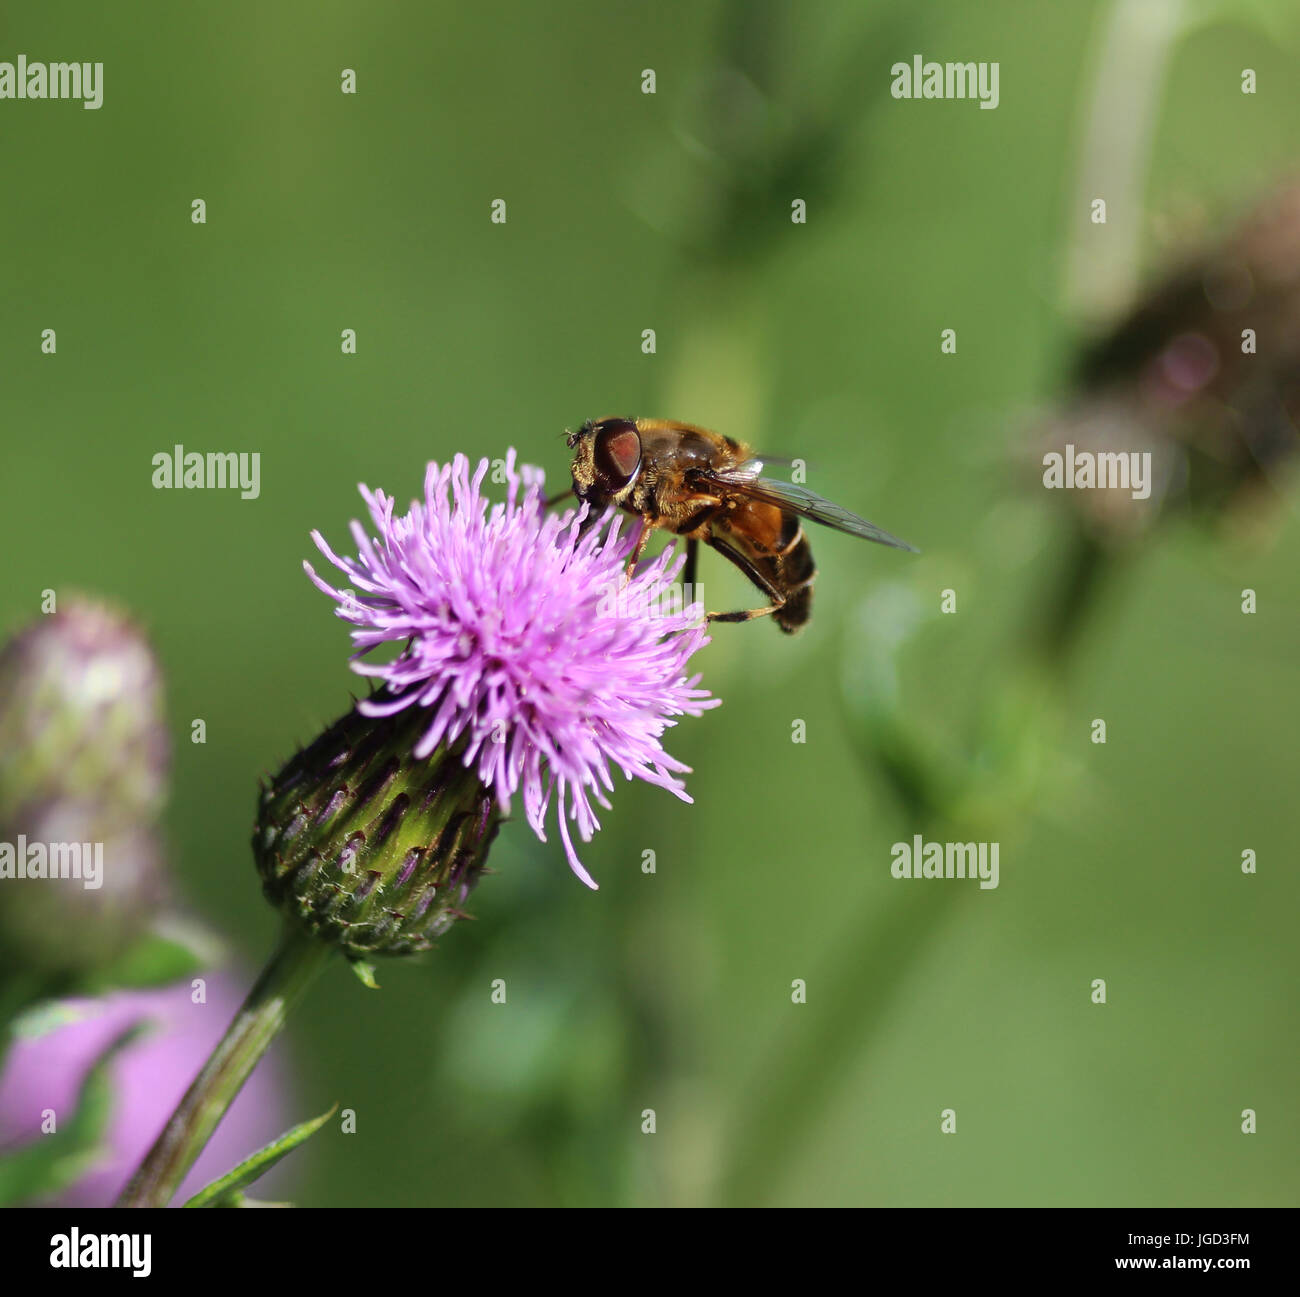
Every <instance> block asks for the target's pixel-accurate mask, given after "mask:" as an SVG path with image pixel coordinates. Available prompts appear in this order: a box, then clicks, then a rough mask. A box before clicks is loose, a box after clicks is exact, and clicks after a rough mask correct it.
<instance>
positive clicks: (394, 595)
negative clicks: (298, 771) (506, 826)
mask: <svg viewBox="0 0 1300 1297" xmlns="http://www.w3.org/2000/svg"><path fill="white" fill-rule="evenodd" d="M488 468H489V461H488V460H486V459H483V460H480V461H479V464H478V467H477V468H476V469H475V470H474V474H473V477H471V476H470V471H469V461H468V460H467V459H466V457H465V456H464V455H457V456H456V457H455V458H454V459H453V460H452V462H451V463H450V464H444V465H442V466H439V465H438V464H432V463H431V464H430V465H429V466H428V470H427V472H426V474H425V481H424V501H423V503H420V502H413V503H412V505H411V509H410V512H409V513H406V514H400V515H395V514H394V500H393V498H392V497H391V496H386V495H384V494H383V492H380V491H371V490H369V489H368V488H367V487H365V486H362V487H361V488H360V490H361V494H362V497H363V498H364V499H365V501H366V504H367V505H368V507H369V509H370V516H371V519H372V521H373V523H374V527H375V530H376V532H377V534H378V539H377V540H372V539H371V538H370V537H369V536H368V535H367V534H366V532H365V529H364V528H363V527H362V526H361V524H360V523H357V522H354V523H353V524H352V536H353V539H354V541H355V542H356V546H357V557H356V558H340V557H339V556H338V555H336V554H335V553H334V551H333V550H332V549H330V547H329V545H328V544H326V542H325V540H324V539H323V538H322V537H321V535H320V533H319V532H313V533H312V538H313V540H315V542H316V544H317V546H318V547H319V549H320V551H321V553H323V554H324V555H325V557H326V558H328V559H329V561H330V562H331V563H332V564H333V565H334V566H335V567H336V568H338V569H339V571H341V572H342V573H343V574H344V576H345V577H346V578H347V580H348V582H349V583H350V584H351V586H353V587H355V590H350V589H343V588H340V589H336V588H335V587H334V586H331V585H330V584H328V582H326V581H324V580H322V579H321V578H320V577H319V576H317V574H316V572H315V571H314V569H313V568H312V566H311V565H310V564H309V563H304V565H303V566H304V567H305V568H306V570H307V574H308V576H310V577H311V579H312V581H313V582H315V584H316V585H317V586H318V587H319V588H320V589H321V590H323V591H324V592H325V593H326V594H328V595H330V596H331V597H332V598H334V599H336V600H338V603H339V607H338V609H337V610H336V612H337V615H338V616H339V617H341V618H343V620H345V621H347V622H349V623H351V624H352V625H353V626H355V627H356V629H355V630H354V631H353V632H352V639H353V642H354V643H355V644H356V645H357V652H356V654H355V655H354V657H353V670H354V671H356V672H358V673H359V674H361V675H365V676H370V677H373V678H376V679H378V680H380V681H382V682H383V688H382V689H381V691H380V692H379V693H377V694H375V695H373V696H372V697H370V698H368V699H366V700H365V701H363V702H361V703H360V704H358V710H359V711H361V712H362V713H363V714H364V715H367V716H372V717H378V716H389V715H394V714H396V713H398V712H402V711H405V710H406V709H408V708H421V709H423V710H424V711H425V712H426V713H427V717H428V724H427V726H426V727H425V728H424V730H423V733H422V734H421V736H420V738H419V739H418V740H417V742H416V744H415V748H414V752H413V755H414V756H415V757H416V758H417V759H421V760H422V759H424V758H426V757H429V756H430V755H431V754H433V753H434V752H435V751H436V750H438V749H439V748H443V747H445V748H452V747H453V746H458V745H459V746H460V748H461V752H462V755H461V759H462V761H463V763H464V765H465V766H466V767H467V768H472V769H473V770H474V771H475V772H476V774H477V776H478V778H479V780H480V781H481V782H482V784H483V785H484V787H485V788H486V789H487V790H488V791H490V792H491V793H492V795H493V796H494V797H495V798H496V799H497V801H498V802H499V803H500V806H501V809H502V810H503V811H505V812H508V811H509V807H510V800H511V798H512V797H514V796H515V795H516V794H518V793H520V792H521V791H522V799H523V805H524V812H525V814H526V816H527V819H528V823H529V824H530V825H531V826H532V828H533V831H534V832H535V833H536V834H537V836H538V838H540V839H541V840H542V841H543V842H544V841H546V834H545V831H544V821H545V818H546V815H547V810H548V808H549V806H550V801H551V794H552V792H553V791H554V792H557V794H558V795H557V812H558V818H559V825H560V837H561V840H562V841H563V843H564V850H565V854H566V855H567V857H568V860H569V864H570V866H571V867H572V869H573V871H574V873H576V874H577V875H578V877H579V878H581V879H582V881H583V882H584V883H586V884H587V886H588V887H593V888H594V887H595V886H596V883H595V882H594V881H593V880H592V878H591V875H590V874H588V873H587V871H586V870H585V869H584V868H583V866H582V864H581V862H580V861H579V859H578V857H577V854H576V852H575V851H574V847H573V842H572V839H571V836H570V832H569V827H568V823H567V820H569V819H572V820H573V821H574V823H575V824H576V825H577V827H578V833H579V835H580V836H581V838H582V840H583V841H584V842H587V841H590V840H591V836H592V834H593V833H594V832H595V831H596V830H597V829H598V828H599V827H600V824H599V821H598V820H597V819H596V815H595V812H594V810H593V808H592V801H593V800H594V801H595V802H596V803H597V804H598V805H599V806H601V807H603V808H606V809H608V807H609V804H610V803H609V801H608V799H607V797H606V793H607V792H608V791H610V790H612V789H613V787H614V782H613V778H612V776H611V773H610V770H611V767H617V768H618V769H620V770H621V771H622V772H623V774H624V775H625V776H626V777H627V778H629V779H631V778H633V777H634V776H635V777H637V778H640V779H644V780H646V781H647V782H648V783H652V784H656V785H658V786H659V787H661V788H666V789H667V790H668V791H669V792H671V793H673V794H674V795H675V796H677V797H680V798H681V799H682V800H683V801H686V802H689V801H690V800H691V799H690V797H689V796H687V794H686V791H685V788H684V785H683V783H682V781H681V780H680V779H679V778H677V776H678V775H679V774H682V773H685V772H687V771H688V769H689V767H687V766H685V765H683V764H682V763H681V762H680V761H677V760H675V759H674V758H672V757H671V756H669V755H668V754H667V753H666V752H665V751H664V749H663V746H662V744H661V742H660V739H661V737H662V735H663V733H664V731H665V730H666V729H667V728H668V727H669V726H670V725H674V724H676V721H674V720H672V719H670V718H672V717H675V716H683V715H686V716H698V715H700V714H701V713H702V712H703V711H704V710H706V709H707V708H710V707H715V706H717V704H718V702H719V700H718V699H716V698H711V697H710V696H709V694H708V692H707V690H704V689H701V688H699V687H698V686H699V680H700V677H699V676H698V675H695V676H691V677H689V678H688V677H687V676H686V674H685V672H686V664H687V661H688V660H689V658H690V656H691V654H692V653H694V652H695V650H696V649H698V648H700V647H701V646H702V645H704V644H706V643H708V636H707V634H706V632H705V624H704V621H703V611H702V609H701V608H700V606H699V605H698V604H693V605H691V606H690V607H689V608H687V609H685V610H679V611H664V605H665V604H666V603H667V602H668V601H667V595H668V591H669V588H670V587H671V586H672V583H673V581H674V580H675V579H676V576H677V574H678V572H679V571H680V569H681V566H682V563H683V562H684V561H685V559H684V557H683V556H676V557H674V554H673V551H672V550H671V549H668V550H665V551H664V552H663V553H661V554H660V555H659V556H658V557H656V558H654V559H652V560H650V561H648V562H646V563H643V564H642V565H641V566H640V568H639V569H638V570H637V571H636V572H635V573H634V574H633V576H632V577H631V578H630V580H629V579H627V577H626V568H627V563H628V559H629V557H630V556H631V554H632V552H633V550H634V548H635V545H636V532H635V529H633V530H632V531H631V532H629V534H627V535H626V536H623V535H620V524H621V519H620V518H618V517H617V515H612V516H606V517H605V518H603V519H600V520H589V519H588V517H587V506H586V505H585V504H584V505H583V506H582V507H581V508H580V509H577V510H574V509H568V510H566V511H565V512H564V513H563V514H561V515H556V514H551V515H548V514H546V512H545V511H544V508H543V504H542V485H543V473H542V470H541V469H538V468H533V467H531V466H529V465H524V466H522V467H521V468H520V470H519V471H518V472H516V469H515V452H514V451H513V450H511V451H510V452H509V453H508V455H507V457H506V459H505V476H506V482H507V493H506V501H505V503H504V504H495V505H489V502H488V500H487V499H486V498H485V497H484V496H483V495H482V494H481V493H480V487H481V485H482V483H483V479H484V477H485V476H486V475H487V472H488ZM521 489H522V490H521ZM521 494H522V499H521V498H520V497H521ZM389 643H397V644H402V645H403V646H404V647H403V648H402V650H401V652H400V654H399V655H398V656H397V658H396V659H395V660H393V661H391V662H388V663H383V664H376V663H373V662H363V661H360V660H359V659H362V658H364V657H365V656H366V655H367V654H368V653H370V652H371V651H372V650H374V649H376V648H379V647H380V646H382V645H384V644H389Z"/></svg>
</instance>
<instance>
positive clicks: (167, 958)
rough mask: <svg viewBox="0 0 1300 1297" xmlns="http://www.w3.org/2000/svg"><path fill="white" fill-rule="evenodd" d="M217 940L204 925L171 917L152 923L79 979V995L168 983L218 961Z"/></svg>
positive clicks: (77, 989)
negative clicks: (142, 933)
mask: <svg viewBox="0 0 1300 1297" xmlns="http://www.w3.org/2000/svg"><path fill="white" fill-rule="evenodd" d="M221 953H222V951H221V943H220V942H219V941H218V940H217V939H216V938H215V937H214V936H213V935H212V934H211V933H210V932H208V931H207V930H206V929H204V928H202V927H199V926H198V925H197V924H194V923H187V922H185V921H184V920H181V919H177V918H174V917H168V918H164V919H163V920H161V921H160V922H158V923H156V924H155V925H154V927H153V929H152V930H151V931H150V932H147V933H146V934H145V935H144V936H143V937H141V938H140V939H139V940H138V941H137V942H136V943H135V944H134V945H132V946H131V947H130V948H129V949H127V950H126V951H124V952H123V953H122V954H121V955H119V956H118V957H117V958H116V959H114V960H113V961H112V962H110V963H109V964H107V965H106V966H105V967H102V968H97V969H95V970H94V971H93V972H91V973H89V974H87V976H86V977H84V978H82V979H80V980H79V981H78V983H77V986H76V988H75V990H76V993H77V994H79V995H100V994H103V993H104V992H105V991H115V990H122V989H130V990H144V989H148V988H150V987H155V986H168V985H170V984H171V983H172V982H179V981H181V980H182V979H183V978H186V977H192V976H193V975H194V974H195V973H197V972H199V971H200V970H201V969H204V968H208V967H210V966H212V965H213V964H216V963H219V962H220V958H221Z"/></svg>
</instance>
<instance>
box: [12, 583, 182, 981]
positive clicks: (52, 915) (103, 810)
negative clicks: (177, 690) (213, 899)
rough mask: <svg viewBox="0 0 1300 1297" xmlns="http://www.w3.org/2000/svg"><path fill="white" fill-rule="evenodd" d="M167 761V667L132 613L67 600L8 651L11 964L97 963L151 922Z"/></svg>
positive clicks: (70, 967)
mask: <svg viewBox="0 0 1300 1297" xmlns="http://www.w3.org/2000/svg"><path fill="white" fill-rule="evenodd" d="M167 766H168V741H167V731H166V727H165V723H164V718H163V707H162V687H161V680H160V675H159V670H158V666H157V663H156V661H155V659H154V656H153V653H152V651H151V649H150V647H149V645H148V643H147V642H146V640H145V638H144V636H143V635H142V633H141V632H140V631H139V630H138V629H137V628H136V627H135V626H134V625H133V624H132V623H131V622H130V621H129V620H128V619H127V618H126V617H125V616H124V615H122V614H121V613H119V612H117V611H116V610H114V609H112V608H110V607H108V606H107V605H105V604H102V603H98V602H93V601H90V600H85V599H81V600H76V601H69V602H66V603H65V605H64V607H63V608H62V609H61V610H60V611H58V612H55V613H52V614H50V615H49V616H47V617H43V618H41V619H40V620H39V621H37V622H34V623H33V624H32V625H30V626H28V627H26V628H25V629H23V630H22V631H20V632H18V634H16V635H15V636H14V637H13V638H12V639H10V640H9V641H8V643H6V644H5V646H4V647H3V649H0V961H2V962H4V963H6V964H8V965H10V966H23V967H26V968H29V969H36V970H38V971H40V972H43V973H54V972H71V971H77V970H81V969H86V968H90V967H93V966H94V965H96V964H98V963H101V962H103V961H106V960H107V959H110V958H112V957H113V955H115V954H117V953H119V952H120V951H121V950H122V949H124V948H125V946H126V945H127V944H129V942H130V941H131V939H132V938H133V937H134V936H136V935H137V934H138V933H139V932H140V931H141V930H142V929H143V928H144V926H145V925H146V924H147V923H148V921H149V919H150V918H151V917H152V915H153V914H154V912H155V911H156V909H157V908H158V906H159V905H160V904H161V903H162V902H163V900H164V899H165V896H166V886H165V882H164V874H163V871H162V869H161V861H160V854H161V852H160V848H159V844H158V840H157V836H156V819H157V815H158V812H159V810H160V808H161V805H162V801H163V796H164V793H165V789H166V779H167Z"/></svg>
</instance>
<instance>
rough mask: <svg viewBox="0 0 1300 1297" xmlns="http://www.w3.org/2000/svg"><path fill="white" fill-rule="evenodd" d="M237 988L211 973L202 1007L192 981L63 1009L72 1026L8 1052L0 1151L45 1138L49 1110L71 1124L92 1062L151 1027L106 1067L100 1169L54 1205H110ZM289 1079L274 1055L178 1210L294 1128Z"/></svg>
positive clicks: (225, 1017)
mask: <svg viewBox="0 0 1300 1297" xmlns="http://www.w3.org/2000/svg"><path fill="white" fill-rule="evenodd" d="M239 988H240V982H239V980H238V979H237V978H234V977H231V976H228V975H226V974H222V973H213V974H208V975H207V1001H206V1003H204V1004H194V1003H193V1002H192V1001H191V998H190V996H191V991H190V984H189V982H184V983H180V984H178V985H176V986H169V987H165V988H163V989H161V990H152V991H118V992H115V993H114V994H112V995H106V996H103V997H101V998H98V999H69V1000H63V1001H60V1002H59V1007H60V1008H61V1009H66V1010H67V1012H68V1015H69V1018H70V1021H69V1022H68V1023H67V1024H66V1025H64V1026H58V1027H55V1028H53V1029H52V1030H50V1031H48V1032H46V1033H44V1034H43V1035H40V1036H35V1037H31V1038H21V1037H20V1038H19V1039H17V1040H15V1041H14V1043H13V1045H12V1046H11V1048H10V1050H9V1054H8V1056H7V1058H6V1060H5V1066H4V1072H3V1074H2V1075H0V1149H5V1148H13V1147H18V1146H21V1145H24V1144H26V1143H29V1142H30V1141H31V1140H33V1139H40V1138H43V1137H42V1135H41V1133H40V1130H41V1112H42V1110H44V1109H46V1108H51V1109H53V1110H54V1112H55V1113H56V1115H57V1117H58V1119H59V1121H60V1123H64V1122H66V1121H67V1120H68V1119H69V1118H70V1117H71V1116H72V1113H73V1111H74V1110H75V1108H76V1104H77V1097H78V1093H79V1091H80V1089H81V1085H82V1082H83V1081H84V1080H85V1079H86V1075H87V1073H88V1072H89V1071H90V1069H91V1066H92V1065H93V1064H94V1062H95V1060H96V1059H97V1058H99V1056H100V1055H101V1054H102V1053H103V1052H104V1050H105V1049H107V1048H108V1046H109V1045H110V1044H111V1043H112V1042H113V1041H114V1040H115V1039H116V1038H117V1037H118V1035H119V1034H120V1033H121V1032H123V1031H124V1030H126V1029H127V1028H128V1027H130V1026H131V1025H133V1024H134V1023H137V1022H146V1023H148V1024H150V1029H149V1030H148V1031H146V1032H145V1033H144V1034H143V1035H141V1036H140V1037H138V1038H137V1039H136V1040H133V1041H132V1042H131V1043H130V1044H128V1045H127V1046H126V1047H125V1048H124V1049H123V1050H122V1051H121V1053H119V1054H118V1055H117V1057H116V1058H114V1059H113V1060H112V1062H111V1063H110V1064H109V1075H110V1077H111V1079H112V1088H113V1109H112V1114H111V1116H110V1118H109V1124H108V1129H107V1131H106V1132H105V1136H104V1145H105V1148H104V1156H103V1159H102V1161H101V1162H99V1163H97V1164H96V1166H95V1167H94V1168H93V1169H92V1170H91V1171H89V1172H88V1173H87V1174H86V1175H84V1176H83V1177H82V1178H81V1179H80V1180H78V1181H77V1183H76V1184H75V1185H74V1186H72V1187H71V1188H70V1189H67V1190H65V1191H64V1192H63V1193H61V1194H60V1195H59V1196H58V1198H57V1199H55V1203H56V1204H57V1205H60V1206H68V1207H107V1206H110V1205H111V1204H112V1203H113V1201H114V1199H115V1198H116V1197H117V1195H118V1193H119V1192H120V1191H121V1189H122V1186H123V1185H124V1184H125V1183H126V1181H127V1179H128V1178H129V1177H130V1175H131V1173H132V1172H133V1171H134V1170H135V1168H136V1167H137V1166H138V1165H139V1162H140V1159H141V1158H143V1157H144V1155H145V1154H146V1153H147V1152H148V1151H149V1148H150V1146H151V1145H152V1144H153V1141H154V1140H155V1139H156V1138H157V1137H158V1134H159V1132H160V1131H161V1130H162V1128H163V1126H164V1124H165V1123H166V1121H167V1118H168V1117H169V1116H170V1115H171V1112H172V1109H173V1108H175V1107H176V1105H177V1103H179V1102H180V1099H181V1096H182V1095H183V1094H184V1093H185V1091H186V1089H187V1088H188V1086H189V1084H190V1082H191V1081H192V1080H193V1079H194V1077H195V1076H196V1075H197V1073H198V1071H199V1068H200V1067H202V1066H203V1063H204V1062H205V1061H206V1059H207V1057H208V1055H209V1054H210V1053H211V1052H212V1049H213V1047H214V1046H215V1045H216V1043H217V1041H218V1040H220V1039H221V1035H222V1032H224V1031H225V1029H226V1026H227V1024H228V1023H229V1022H230V1020H231V1019H232V1018H233V1017H234V1015H235V1011H236V1010H237V1009H238V1008H239V1005H240V1003H241V1002H242V999H243V993H242V991H241V990H240V989H239ZM283 1072H284V1068H283V1065H282V1063H281V1062H280V1061H277V1056H276V1051H275V1050H272V1051H271V1053H270V1055H269V1056H268V1059H267V1061H266V1062H264V1063H263V1065H262V1066H261V1067H259V1068H258V1069H257V1071H256V1072H254V1073H253V1075H252V1077H250V1078H249V1081H248V1084H247V1085H246V1086H245V1087H244V1089H243V1090H242V1091H241V1092H240V1094H239V1097H238V1098H237V1099H236V1100H235V1102H234V1104H233V1105H232V1106H231V1108H230V1111H229V1112H228V1113H227V1114H226V1117H225V1119H224V1120H223V1121H222V1123H221V1125H220V1126H219V1127H218V1128H217V1132H216V1134H215V1135H214V1136H213V1138H212V1140H211V1142H210V1143H209V1144H208V1146H207V1148H205V1149H204V1151H203V1153H202V1155H201V1156H200V1157H199V1159H198V1161H197V1162H196V1163H195V1165H194V1167H193V1169H192V1170H191V1171H190V1173H189V1175H188V1177H187V1178H186V1179H185V1182H184V1183H183V1184H182V1186H181V1189H180V1193H179V1194H178V1196H177V1198H176V1202H177V1204H179V1203H182V1202H184V1201H185V1199H186V1198H188V1197H190V1196H191V1195H192V1194H194V1193H196V1192H197V1191H198V1190H199V1189H201V1188H202V1187H203V1186H204V1185H205V1184H207V1183H208V1182H209V1181H210V1180H215V1179H216V1178H217V1177H218V1176H220V1175H224V1174H225V1173H226V1172H227V1171H229V1170H230V1169H231V1168H232V1167H233V1166H234V1165H235V1164H236V1163H238V1162H240V1161H242V1160H243V1159H244V1158H245V1157H247V1156H248V1154H250V1153H252V1152H253V1151H254V1150H255V1149H258V1148H260V1147H261V1146H262V1145H263V1144H266V1143H268V1142H269V1141H270V1140H272V1139H274V1138H275V1137H276V1136H277V1135H280V1134H282V1133H283V1132H284V1130H285V1128H286V1127H287V1126H288V1125H289V1124H291V1123H290V1122H289V1121H287V1120H286V1118H285V1107H286V1105H285V1103H284V1084H283ZM274 1174H275V1172H274V1171H272V1172H271V1173H270V1174H269V1175H268V1176H267V1178H266V1179H264V1180H261V1181H259V1182H258V1187H257V1189H256V1190H255V1191H254V1192H255V1193H257V1192H261V1191H263V1190H264V1189H265V1187H266V1186H267V1183H268V1181H269V1182H270V1183H271V1184H272V1186H273V1185H274V1180H273V1179H272V1177H273V1176H274Z"/></svg>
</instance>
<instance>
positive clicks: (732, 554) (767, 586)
mask: <svg viewBox="0 0 1300 1297" xmlns="http://www.w3.org/2000/svg"><path fill="white" fill-rule="evenodd" d="M709 544H710V545H711V546H712V547H713V548H714V549H716V550H717V551H718V553H719V554H721V555H722V556H723V557H724V558H728V559H730V560H731V561H732V562H733V563H734V564H735V565H736V566H737V567H738V568H739V569H740V570H741V571H742V572H743V573H744V574H745V575H746V576H747V577H748V578H749V579H750V580H751V581H752V582H753V583H754V584H755V585H756V586H758V588H759V589H760V590H761V591H762V592H763V593H764V594H765V595H767V597H768V598H769V599H771V601H772V602H771V603H770V604H768V605H767V606H766V607H765V608H742V609H740V610H739V611H738V612H711V613H708V614H706V615H707V617H708V619H709V621H729V622H733V621H753V620H754V618H755V617H766V616H768V615H769V614H771V613H774V612H775V611H776V610H777V609H778V608H779V607H781V605H782V604H783V603H785V599H786V596H785V595H784V594H783V593H782V592H781V591H780V590H778V589H777V587H776V586H775V585H773V584H772V582H771V581H769V580H768V578H767V577H766V576H764V575H763V573H762V572H760V571H759V570H758V568H756V567H755V566H754V565H753V563H751V562H750V561H749V559H748V558H747V557H746V556H745V555H744V554H742V553H741V552H740V551H739V550H738V549H736V548H735V547H734V546H733V545H728V544H727V542H726V541H725V540H719V539H718V538H717V537H716V536H714V537H713V538H712V539H710V541H709Z"/></svg>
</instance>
